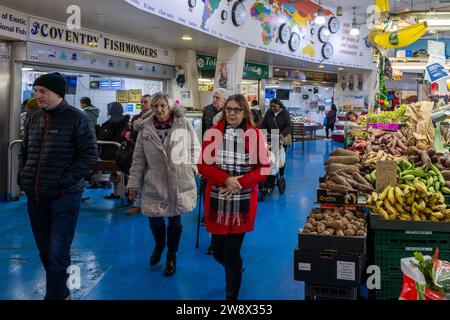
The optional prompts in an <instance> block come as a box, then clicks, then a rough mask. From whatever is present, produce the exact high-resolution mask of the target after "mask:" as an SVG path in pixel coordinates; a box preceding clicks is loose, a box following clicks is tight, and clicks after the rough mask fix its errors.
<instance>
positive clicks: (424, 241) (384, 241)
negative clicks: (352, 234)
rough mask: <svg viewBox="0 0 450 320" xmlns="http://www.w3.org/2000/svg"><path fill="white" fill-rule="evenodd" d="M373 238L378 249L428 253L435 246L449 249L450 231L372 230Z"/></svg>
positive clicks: (431, 251)
mask: <svg viewBox="0 0 450 320" xmlns="http://www.w3.org/2000/svg"><path fill="white" fill-rule="evenodd" d="M373 239H374V245H375V249H376V250H380V251H390V250H402V251H410V252H414V251H421V252H427V253H428V254H430V255H433V253H434V251H435V249H436V248H439V250H440V251H450V233H445V232H431V231H430V232H427V231H396V230H373ZM416 249H417V250H416Z"/></svg>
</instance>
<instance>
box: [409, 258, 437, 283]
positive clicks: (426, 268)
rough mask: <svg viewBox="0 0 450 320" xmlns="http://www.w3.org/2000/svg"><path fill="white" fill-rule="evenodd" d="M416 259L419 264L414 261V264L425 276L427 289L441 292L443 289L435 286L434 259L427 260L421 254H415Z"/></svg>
mask: <svg viewBox="0 0 450 320" xmlns="http://www.w3.org/2000/svg"><path fill="white" fill-rule="evenodd" d="M414 258H416V260H417V262H418V264H416V263H415V262H414V261H412V264H414V265H416V266H417V267H418V268H419V270H420V272H422V274H423V275H424V276H425V280H426V282H427V288H430V289H432V290H435V291H441V288H439V287H437V286H436V285H435V284H434V280H433V279H434V276H433V259H427V260H425V258H424V257H423V254H422V253H421V252H414Z"/></svg>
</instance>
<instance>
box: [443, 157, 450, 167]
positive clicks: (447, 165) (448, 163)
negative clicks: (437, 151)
mask: <svg viewBox="0 0 450 320" xmlns="http://www.w3.org/2000/svg"><path fill="white" fill-rule="evenodd" d="M444 167H446V168H450V158H447V159H445V162H444Z"/></svg>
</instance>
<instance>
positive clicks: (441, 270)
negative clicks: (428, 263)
mask: <svg viewBox="0 0 450 320" xmlns="http://www.w3.org/2000/svg"><path fill="white" fill-rule="evenodd" d="M433 278H434V284H435V285H436V286H437V287H438V288H441V289H442V291H443V292H444V294H445V295H446V296H447V297H448V296H449V295H450V262H448V261H442V260H439V250H437V249H436V254H435V256H434V263H433Z"/></svg>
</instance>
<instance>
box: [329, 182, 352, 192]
mask: <svg viewBox="0 0 450 320" xmlns="http://www.w3.org/2000/svg"><path fill="white" fill-rule="evenodd" d="M326 186H327V187H326V189H327V190H330V191H334V192H339V193H342V192H349V191H353V188H349V187H347V186H345V185H344V186H343V185H338V184H336V183H334V182H332V181H328V182H327V183H326Z"/></svg>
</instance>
